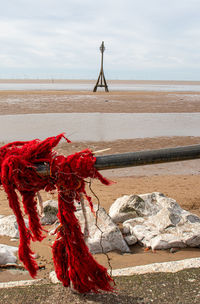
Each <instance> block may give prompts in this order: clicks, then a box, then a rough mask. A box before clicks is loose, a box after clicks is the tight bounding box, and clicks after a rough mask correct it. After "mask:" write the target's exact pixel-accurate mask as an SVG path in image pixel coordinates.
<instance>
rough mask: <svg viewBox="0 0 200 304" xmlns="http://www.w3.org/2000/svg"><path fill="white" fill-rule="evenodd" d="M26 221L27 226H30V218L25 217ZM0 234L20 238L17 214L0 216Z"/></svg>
mask: <svg viewBox="0 0 200 304" xmlns="http://www.w3.org/2000/svg"><path fill="white" fill-rule="evenodd" d="M24 221H25V225H26V227H28V220H27V219H25V220H24ZM0 235H4V236H9V237H11V238H15V239H19V229H18V224H17V220H16V217H15V215H9V216H4V217H2V218H0Z"/></svg>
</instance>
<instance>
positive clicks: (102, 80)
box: [93, 41, 109, 92]
mask: <svg viewBox="0 0 200 304" xmlns="http://www.w3.org/2000/svg"><path fill="white" fill-rule="evenodd" d="M100 51H101V69H100V73H99V77H98V79H97V82H96V85H95V87H94V89H93V92H96V91H97V88H98V87H100V88H105V91H106V92H109V91H108V85H107V83H106V79H105V75H104V71H103V53H104V51H105V46H104V41H102V43H101V46H100Z"/></svg>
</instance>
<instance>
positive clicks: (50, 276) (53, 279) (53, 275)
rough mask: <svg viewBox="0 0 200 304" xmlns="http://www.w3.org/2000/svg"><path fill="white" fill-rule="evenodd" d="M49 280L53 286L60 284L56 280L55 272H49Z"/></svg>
mask: <svg viewBox="0 0 200 304" xmlns="http://www.w3.org/2000/svg"><path fill="white" fill-rule="evenodd" d="M49 279H50V281H51V282H52V283H53V284H57V283H60V281H59V280H58V278H57V275H56V272H55V271H51V272H50V273H49Z"/></svg>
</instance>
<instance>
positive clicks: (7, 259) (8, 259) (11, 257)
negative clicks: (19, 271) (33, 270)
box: [0, 244, 18, 265]
mask: <svg viewBox="0 0 200 304" xmlns="http://www.w3.org/2000/svg"><path fill="white" fill-rule="evenodd" d="M17 251H18V248H17V247H13V246H8V245H3V244H0V265H6V264H8V263H11V264H14V263H16V262H17V258H16V256H15V253H16V252H17Z"/></svg>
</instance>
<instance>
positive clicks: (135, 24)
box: [0, 0, 200, 80]
mask: <svg viewBox="0 0 200 304" xmlns="http://www.w3.org/2000/svg"><path fill="white" fill-rule="evenodd" d="M0 3H1V11H0V44H1V49H0V78H77V79H80V78H83V79H94V78H97V76H98V73H99V67H100V53H99V46H100V44H101V41H102V40H104V41H105V46H106V52H105V61H104V64H105V75H106V78H108V79H169V80H171V79H172V80H176V79H177V80H200V77H199V68H200V52H199V49H200V18H199V17H200V2H199V1H198V0H196V1H195V0H190V1H188V0H168V1H163V0H151V1H149V0H140V1H139V0H137V1H136V0H124V1H121V0H102V1H95V0H84V1H81V0H65V1H64V0H35V1H34V2H33V1H30V0H26V1H25V0H9V1H7V2H4V1H3V0H0Z"/></svg>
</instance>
